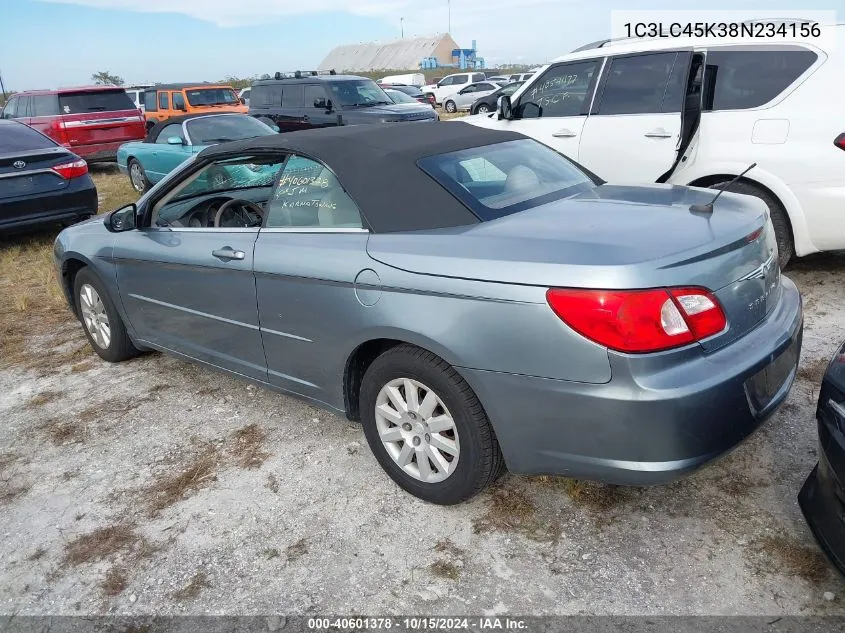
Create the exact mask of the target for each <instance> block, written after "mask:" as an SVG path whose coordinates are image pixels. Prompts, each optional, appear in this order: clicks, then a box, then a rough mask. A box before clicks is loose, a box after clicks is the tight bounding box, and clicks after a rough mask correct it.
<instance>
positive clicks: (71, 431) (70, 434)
mask: <svg viewBox="0 0 845 633" xmlns="http://www.w3.org/2000/svg"><path fill="white" fill-rule="evenodd" d="M41 428H42V429H43V430H44V432H45V433H47V436H48V437H49V438H50V439H51V440H52V442H53V444H55V445H56V446H60V445H62V444H66V443H68V442H80V441H82V438H83V436H84V432H83V430H82V429H81V428H79V427H78V426H77V425H76V424H74V423H73V422H61V421H59V420H50V421H48V422H47V423H46V424H44V425H42V427H41Z"/></svg>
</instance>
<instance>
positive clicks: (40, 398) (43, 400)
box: [26, 391, 62, 409]
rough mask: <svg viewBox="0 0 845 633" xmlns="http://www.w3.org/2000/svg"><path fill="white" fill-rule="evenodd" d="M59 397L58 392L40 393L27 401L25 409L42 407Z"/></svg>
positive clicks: (59, 393)
mask: <svg viewBox="0 0 845 633" xmlns="http://www.w3.org/2000/svg"><path fill="white" fill-rule="evenodd" d="M60 395H62V393H61V392H60V391H42V392H41V393H39V394H36V395H34V396H33V397H32V398H30V399H29V402H27V403H26V408H27V409H37V408H39V407H43V406H44V405H45V404H47V403H49V402H52V401H53V400H55V399H56V398H58V397H59V396H60Z"/></svg>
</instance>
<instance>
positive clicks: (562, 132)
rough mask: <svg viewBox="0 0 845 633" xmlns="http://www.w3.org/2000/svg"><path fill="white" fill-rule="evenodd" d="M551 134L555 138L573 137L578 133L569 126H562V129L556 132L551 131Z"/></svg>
mask: <svg viewBox="0 0 845 633" xmlns="http://www.w3.org/2000/svg"><path fill="white" fill-rule="evenodd" d="M552 136H555V137H557V138H573V137H575V136H578V135H577V134H576V133H575V132H573V131H572V130H570V129H569V128H563V129H562V130H558V131H557V132H552Z"/></svg>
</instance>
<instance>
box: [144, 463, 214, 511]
mask: <svg viewBox="0 0 845 633" xmlns="http://www.w3.org/2000/svg"><path fill="white" fill-rule="evenodd" d="M219 461H220V455H219V454H218V452H217V451H216V450H215V449H214V448H207V449H205V450H204V451H203V452H202V453H200V454H199V455H196V456H195V457H194V458H193V460H192V461H191V462H190V463H189V464H188V466H187V467H186V468H185V469H183V470H181V471H180V472H178V473H176V474H165V475H163V476H161V477H159V478H158V480H157V481H156V483H155V484H153V486H152V487H151V488H150V489H149V490H148V491H147V505H148V508H149V511H150V514H152V515H155V514H158V513H159V512H160V511H162V510H164V509H165V508H167V507H169V506H171V505H173V504H174V503H176V502H177V501H181V500H182V499H185V498H187V497H188V496H190V495H191V494H193V493H195V492H196V491H197V490H200V489H202V488H203V487H205V486H206V485H208V484H209V483H211V482H212V481H215V480H216V479H217V474H216V470H217V465H218V463H219Z"/></svg>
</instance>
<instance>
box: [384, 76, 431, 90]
mask: <svg viewBox="0 0 845 633" xmlns="http://www.w3.org/2000/svg"><path fill="white" fill-rule="evenodd" d="M378 82H379V83H380V84H400V85H404V86H416V87H417V88H419V87H420V86H424V85H425V75H423V74H422V73H409V74H407V75H390V76H388V77H384V78H383V79H379V81H378Z"/></svg>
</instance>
